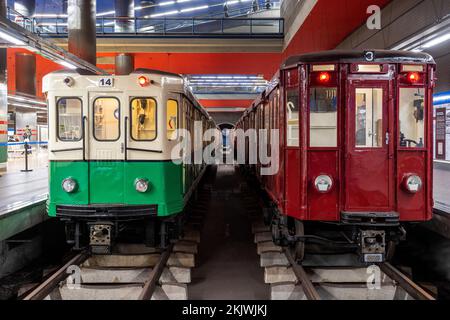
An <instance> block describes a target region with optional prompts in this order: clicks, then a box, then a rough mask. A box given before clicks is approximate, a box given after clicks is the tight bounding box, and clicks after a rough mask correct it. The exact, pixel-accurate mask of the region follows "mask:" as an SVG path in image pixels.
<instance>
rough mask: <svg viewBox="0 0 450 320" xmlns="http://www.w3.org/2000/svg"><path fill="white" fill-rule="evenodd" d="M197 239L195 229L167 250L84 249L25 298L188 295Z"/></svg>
mask: <svg viewBox="0 0 450 320" xmlns="http://www.w3.org/2000/svg"><path fill="white" fill-rule="evenodd" d="M194 238H195V239H194ZM197 239H198V237H197V236H195V235H193V234H191V235H190V240H186V239H185V240H182V241H179V242H177V243H175V244H172V245H170V246H169V247H168V248H167V249H166V250H164V251H158V250H155V249H153V248H145V247H144V246H119V248H118V251H117V252H116V253H115V254H112V255H91V254H89V253H88V252H86V251H84V252H81V253H79V254H77V255H76V256H75V257H73V258H72V259H71V260H70V261H68V262H67V263H66V264H64V265H63V266H62V267H60V268H59V269H57V270H56V271H55V272H53V273H51V275H49V276H48V277H47V279H45V280H44V281H43V282H42V283H40V284H39V285H38V286H37V287H35V288H34V289H33V290H32V291H31V292H29V293H28V294H26V295H25V296H24V297H23V300H44V299H45V300H117V299H125V300H150V299H154V300H167V299H169V300H185V299H187V284H188V283H190V281H191V268H193V267H194V266H195V261H194V254H195V253H196V252H197V243H198V242H197V241H196V240H197Z"/></svg>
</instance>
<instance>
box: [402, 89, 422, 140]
mask: <svg viewBox="0 0 450 320" xmlns="http://www.w3.org/2000/svg"><path fill="white" fill-rule="evenodd" d="M424 97H425V89H424V88H400V97H399V98H400V99H399V120H400V147H407V148H422V147H424V144H425V140H424V134H425V112H424V101H425V99H424Z"/></svg>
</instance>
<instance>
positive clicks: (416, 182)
mask: <svg viewBox="0 0 450 320" xmlns="http://www.w3.org/2000/svg"><path fill="white" fill-rule="evenodd" d="M404 186H405V188H406V190H408V191H409V192H411V193H417V192H419V191H420V189H422V179H421V178H420V177H419V176H418V175H417V174H410V175H408V176H406V177H405V178H404Z"/></svg>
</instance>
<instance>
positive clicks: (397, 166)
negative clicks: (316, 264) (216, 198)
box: [236, 50, 436, 262]
mask: <svg viewBox="0 0 450 320" xmlns="http://www.w3.org/2000/svg"><path fill="white" fill-rule="evenodd" d="M435 70H436V67H435V62H434V60H433V58H432V57H431V56H430V55H428V54H426V53H423V52H406V51H386V50H368V51H328V52H319V53H310V54H304V55H299V56H293V57H290V58H288V59H287V60H286V61H285V63H284V64H283V65H282V67H281V68H280V70H279V71H278V72H277V74H276V76H275V77H274V78H273V80H272V82H271V85H270V87H269V88H268V89H267V90H266V91H265V92H264V93H263V94H262V95H261V96H260V97H259V98H258V99H257V100H256V101H254V103H253V104H252V106H251V108H249V109H248V110H247V111H246V112H245V113H244V115H243V116H242V118H241V119H240V120H239V122H238V124H237V127H236V129H242V130H244V131H246V130H248V129H256V130H259V129H278V130H279V141H278V142H279V148H278V149H277V152H278V153H279V167H280V168H279V170H278V172H277V173H276V174H273V175H269V176H263V175H261V170H260V168H261V166H264V165H262V164H261V162H260V161H257V163H249V161H248V159H249V157H248V156H247V157H246V159H247V163H246V164H245V165H244V166H243V167H244V170H245V171H246V172H248V173H250V174H251V175H252V176H254V177H256V178H257V179H256V180H257V181H258V183H259V185H260V186H261V187H262V189H263V190H264V192H265V194H267V195H268V198H269V199H270V203H271V204H272V205H273V207H272V208H273V209H272V210H269V212H270V214H269V215H268V217H267V218H270V221H271V230H272V235H273V239H274V241H275V242H276V243H277V244H281V245H286V246H290V247H291V250H292V252H294V253H295V255H296V258H297V259H298V260H302V259H303V257H304V254H305V245H306V246H307V247H308V244H311V247H312V248H313V249H312V250H314V246H315V247H316V250H319V251H320V250H322V252H324V251H327V250H328V251H329V249H330V248H331V249H335V251H337V250H338V249H337V248H339V247H341V248H346V249H344V250H352V251H353V250H358V251H359V253H360V256H361V257H362V260H363V261H365V262H381V261H384V260H385V259H388V258H389V256H390V255H391V254H392V252H393V249H394V248H395V245H396V244H397V243H398V242H399V241H400V240H401V239H402V238H404V236H405V228H404V226H405V224H408V223H413V222H423V221H427V220H430V219H431V217H432V212H433V199H432V186H433V170H432V159H433V152H432V147H433V146H432V141H433V140H432V128H433V113H432V106H433V104H432V97H433V87H434V85H435V80H436V79H435ZM257 140H258V139H257ZM271 143H274V141H271ZM258 145H259V144H258ZM246 148H247V149H248V148H249V143H248V141H247V143H246ZM247 152H248V150H247ZM269 216H270V217H269ZM317 248H319V249H317ZM333 252H334V251H333Z"/></svg>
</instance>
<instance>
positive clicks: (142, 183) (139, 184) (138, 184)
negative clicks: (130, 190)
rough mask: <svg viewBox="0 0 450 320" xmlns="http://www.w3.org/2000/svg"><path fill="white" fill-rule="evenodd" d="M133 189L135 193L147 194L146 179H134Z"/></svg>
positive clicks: (147, 185)
mask: <svg viewBox="0 0 450 320" xmlns="http://www.w3.org/2000/svg"><path fill="white" fill-rule="evenodd" d="M134 187H135V189H136V191H137V192H141V193H144V192H147V191H148V189H149V183H148V180H147V179H136V180H135V181H134Z"/></svg>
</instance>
